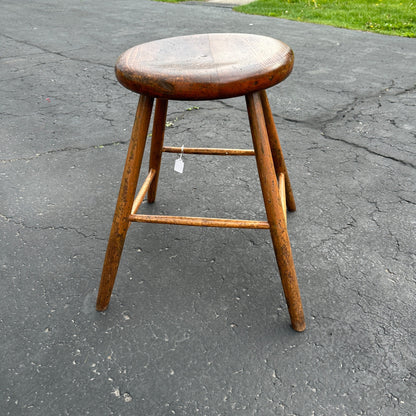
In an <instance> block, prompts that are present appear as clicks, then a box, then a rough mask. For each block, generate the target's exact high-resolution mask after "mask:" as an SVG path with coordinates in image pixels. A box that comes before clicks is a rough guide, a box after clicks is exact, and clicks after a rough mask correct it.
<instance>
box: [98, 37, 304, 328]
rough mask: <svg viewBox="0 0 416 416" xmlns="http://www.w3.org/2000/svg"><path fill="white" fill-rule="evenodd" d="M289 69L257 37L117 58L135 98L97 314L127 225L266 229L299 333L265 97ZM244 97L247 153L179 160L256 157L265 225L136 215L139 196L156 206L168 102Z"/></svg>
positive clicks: (284, 201)
mask: <svg viewBox="0 0 416 416" xmlns="http://www.w3.org/2000/svg"><path fill="white" fill-rule="evenodd" d="M292 67H293V52H292V50H291V49H290V48H289V47H288V46H287V45H285V44H284V43H282V42H280V41H278V40H275V39H271V38H268V37H264V36H257V35H246V34H234V33H221V34H219V33H216V34H203V35H193V36H182V37H175V38H169V39H162V40H158V41H154V42H149V43H145V44H142V45H138V46H135V47H133V48H131V49H129V50H128V51H126V52H125V53H123V54H122V55H121V56H120V58H119V59H118V61H117V64H116V75H117V78H118V80H119V81H120V83H121V84H123V85H124V86H125V87H126V88H128V89H130V90H132V91H134V92H136V93H139V94H140V99H139V104H138V107H137V112H136V119H135V122H134V126H133V131H132V135H131V140H130V145H129V149H128V152H127V159H126V164H125V167H124V173H123V177H122V180H121V186H120V193H119V196H118V201H117V206H116V210H115V214H114V220H113V225H112V228H111V232H110V237H109V241H108V247H107V252H106V256H105V260H104V267H103V272H102V277H101V283H100V288H99V292H98V298H97V310H98V311H103V310H105V309H106V308H107V306H108V303H109V302H110V296H111V292H112V289H113V286H114V281H115V278H116V274H117V269H118V265H119V262H120V257H121V253H122V250H123V245H124V240H125V237H126V233H127V229H128V227H129V225H130V223H131V222H148V223H163V224H178V225H194V226H205V227H237V228H255V229H265V228H266V229H270V233H271V237H272V241H273V247H274V251H275V255H276V260H277V264H278V267H279V272H280V277H281V280H282V285H283V290H284V293H285V297H286V302H287V305H288V309H289V314H290V318H291V322H292V327H293V329H295V330H296V331H303V330H304V329H305V321H304V316H303V309H302V301H301V298H300V293H299V288H298V282H297V278H296V272H295V266H294V263H293V258H292V252H291V248H290V243H289V237H288V233H287V228H286V206H287V208H288V209H289V211H295V210H296V205H295V200H294V198H293V193H292V188H291V186H290V181H289V176H288V174H287V170H286V166H285V161H284V158H283V154H282V150H281V147H280V143H279V138H278V135H277V131H276V127H275V124H274V120H273V115H272V112H271V110H270V106H269V102H268V99H267V95H266V92H265V90H266V89H267V88H269V87H271V86H273V85H275V84H278V83H279V82H280V81H283V80H284V79H285V78H286V77H287V76H288V75H289V74H290V72H291V70H292ZM243 95H244V96H245V99H246V104H247V111H248V117H249V121H250V129H251V135H252V139H253V145H254V150H240V149H206V148H185V149H183V152H184V153H193V154H214V155H255V156H256V162H257V169H258V173H259V177H260V183H261V189H262V193H263V199H264V205H265V208H266V214H267V221H245V220H235V219H222V218H198V217H177V216H165V215H163V216H162V215H139V214H136V212H137V210H138V208H139V206H140V204H141V203H142V201H143V199H144V197H145V195H146V193H147V201H148V202H149V203H152V202H154V201H155V197H156V189H157V183H158V177H159V169H160V163H161V158H162V152H176V153H180V152H181V148H180V147H164V146H163V137H164V130H165V124H166V112H167V106H168V100H192V101H193V100H195V101H196V100H215V99H224V98H230V97H237V96H243ZM155 98H156V108H155V114H154V122H153V131H152V143H151V149H150V163H149V165H150V166H149V172H148V175H147V178H146V180H145V181H144V184H143V185H142V187H141V189H140V190H139V192H138V194H137V196H136V197H135V193H136V187H137V181H138V177H139V171H140V167H141V163H142V157H143V152H144V148H145V144H146V138H147V135H148V128H149V124H150V118H151V114H152V107H153V101H154V99H155Z"/></svg>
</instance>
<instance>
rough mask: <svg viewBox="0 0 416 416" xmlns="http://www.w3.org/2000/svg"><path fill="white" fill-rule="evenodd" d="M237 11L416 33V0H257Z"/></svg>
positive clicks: (413, 35) (389, 33)
mask: <svg viewBox="0 0 416 416" xmlns="http://www.w3.org/2000/svg"><path fill="white" fill-rule="evenodd" d="M235 10H237V11H239V12H243V13H249V14H260V15H264V16H273V17H280V18H284V19H290V20H298V21H301V22H311V23H320V24H325V25H331V26H337V27H343V28H347V29H356V30H365V31H370V32H377V33H383V34H387V35H396V36H406V37H415V36H416V0H414V1H410V0H257V1H254V2H253V3H250V4H247V5H245V6H238V7H236V8H235Z"/></svg>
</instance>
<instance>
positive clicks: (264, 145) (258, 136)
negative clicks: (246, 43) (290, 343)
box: [246, 93, 305, 331]
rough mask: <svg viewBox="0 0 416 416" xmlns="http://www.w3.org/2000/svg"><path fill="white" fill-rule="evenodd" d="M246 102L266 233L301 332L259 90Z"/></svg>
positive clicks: (295, 283) (295, 285)
mask: <svg viewBox="0 0 416 416" xmlns="http://www.w3.org/2000/svg"><path fill="white" fill-rule="evenodd" d="M246 103H247V110H248V115H249V120H250V128H251V135H252V138H253V145H254V151H255V154H256V161H257V169H258V171H259V177H260V184H261V189H262V193H263V199H264V205H265V208H266V214H267V220H268V222H269V225H270V233H271V237H272V242H273V247H274V252H275V255H276V260H277V264H278V266H279V272H280V278H281V280H282V286H283V291H284V293H285V297H286V303H287V306H288V309H289V315H290V319H291V322H292V327H293V329H294V330H296V331H303V330H304V329H305V319H304V316H303V308H302V301H301V298H300V293H299V287H298V281H297V278H296V271H295V265H294V262H293V257H292V251H291V248H290V242H289V236H288V233H287V228H286V224H285V218H284V213H283V207H282V203H281V200H280V196H279V189H278V182H277V177H276V171H275V167H274V163H273V158H272V155H271V150H270V143H269V140H268V135H267V127H266V122H265V118H264V114H263V107H262V103H261V95H260V94H259V93H254V94H248V95H246Z"/></svg>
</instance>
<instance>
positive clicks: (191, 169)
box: [0, 0, 416, 416]
mask: <svg viewBox="0 0 416 416" xmlns="http://www.w3.org/2000/svg"><path fill="white" fill-rule="evenodd" d="M207 5H208V3H201V2H199V3H198V4H196V3H193V4H189V3H188V4H169V3H160V2H152V1H146V0H135V1H133V0H120V1H117V2H110V1H108V0H102V1H100V2H95V1H91V0H74V1H62V0H56V1H54V2H47V1H44V0H41V1H36V2H32V1H27V0H20V1H12V0H3V1H2V2H1V13H0V73H1V76H0V97H1V98H0V106H1V107H0V114H1V118H0V120H1V121H0V139H1V163H0V169H1V170H0V179H1V181H0V187H1V188H0V192H1V197H0V223H1V227H0V232H1V240H0V241H1V242H0V244H1V246H0V256H1V264H0V267H1V282H2V290H1V294H0V296H1V299H0V324H1V344H0V345H1V355H2V357H1V361H0V370H1V371H0V408H1V409H2V410H1V414H2V415H3V414H4V415H13V416H18V415H36V416H38V415H39V416H45V415H54V416H55V415H146V416H153V415H161V416H162V415H163V416H165V415H184V416H185V415H186V416H188V415H189V416H191V415H192V416H195V415H207V416H217V415H261V416H269V415H270V416H271V415H287V416H289V415H296V416H312V415H325V416H337V415H340V416H341V415H347V416H350V415H383V416H391V415H409V416H412V415H414V412H415V410H414V409H415V408H416V394H415V393H416V329H415V328H416V326H415V317H416V302H415V298H416V272H415V266H416V255H415V252H416V244H415V234H416V232H415V231H416V225H415V218H416V192H415V191H416V185H415V184H416V159H415V154H416V145H415V131H416V126H415V119H416V117H415V115H416V111H415V102H416V101H415V98H416V91H415V68H416V41H415V40H414V39H407V38H399V37H390V36H384V35H378V34H372V33H365V32H359V31H349V30H344V29H338V28H333V27H328V26H320V25H313V24H306V23H299V22H293V21H285V20H280V19H275V18H270V17H262V16H250V15H244V14H240V13H236V12H234V11H233V10H232V8H231V7H230V6H227V7H224V5H222V4H218V5H216V4H214V3H211V4H209V6H210V7H207ZM202 32H246V33H256V34H262V35H266V36H271V37H275V38H278V39H280V40H282V41H284V42H286V43H287V44H289V45H290V46H291V47H292V48H293V50H294V53H295V68H294V70H293V72H292V74H291V76H290V77H289V78H288V79H287V80H285V81H284V82H283V83H282V84H281V85H279V86H276V87H273V88H272V89H270V90H269V99H270V102H271V106H272V109H273V113H274V115H275V120H276V123H277V127H278V131H279V134H280V139H281V142H282V146H283V150H284V152H285V156H286V163H287V166H288V169H289V173H290V176H291V182H292V186H293V189H294V192H295V198H296V202H297V207H298V210H297V212H296V213H291V214H290V215H289V217H288V228H289V235H290V238H291V243H292V248H293V255H294V260H295V265H296V269H297V274H298V279H299V286H300V290H301V294H302V299H303V303H304V309H305V316H306V322H307V329H306V331H305V332H303V333H296V332H294V331H293V330H292V329H291V328H290V325H289V318H288V314H287V308H286V305H285V301H284V298H283V294H282V288H281V284H280V280H279V277H278V271H277V267H276V263H275V260H274V255H273V250H272V246H271V241H270V237H269V234H268V232H267V231H255V230H222V229H207V228H193V227H174V226H163V225H159V226H157V225H149V224H147V225H138V224H133V225H132V226H131V227H130V230H129V233H128V235H127V240H126V244H125V248H124V253H123V257H122V260H121V265H120V269H119V272H118V277H117V280H116V285H115V288H114V293H113V296H112V300H111V303H110V307H109V309H108V310H107V311H106V312H105V313H98V312H96V311H95V297H96V294H97V287H98V284H99V279H100V273H101V267H102V262H103V259H104V254H105V249H106V242H107V238H108V234H109V230H110V226H111V221H112V215H113V212H114V207H115V202H116V198H117V194H118V187H119V183H120V178H121V173H122V169H123V164H124V159H125V154H126V151H127V146H128V141H129V136H130V130H131V126H132V123H133V117H134V113H135V107H136V104H137V99H138V97H137V96H136V95H135V94H133V93H131V92H130V91H128V90H126V89H124V88H123V87H121V86H120V85H119V84H118V83H117V82H116V79H115V76H114V71H113V66H114V63H115V61H116V59H117V57H118V55H119V54H120V53H121V52H123V51H124V50H126V49H127V48H129V47H131V46H134V45H136V44H138V43H142V42H146V41H150V40H155V39H160V38H164V37H168V36H176V35H188V34H193V33H202ZM168 121H169V123H168V128H167V129H166V143H167V144H169V145H176V146H181V145H182V144H183V145H185V146H190V145H192V146H194V147H202V146H204V147H205V146H213V147H236V148H244V147H248V146H250V145H251V139H250V133H249V126H248V120H247V115H246V112H245V104H244V99H242V98H240V99H231V100H224V101H216V102H199V103H190V102H172V103H171V104H170V107H169V110H168ZM147 154H148V149H147V151H146V156H145V159H146V160H145V161H144V162H145V163H146V161H147ZM174 160H175V156H174V155H169V154H166V155H165V156H164V159H163V162H162V171H161V177H160V179H161V183H160V187H159V190H158V199H157V202H156V203H155V204H154V205H152V206H150V205H146V203H145V204H144V205H143V207H142V208H141V209H142V212H155V213H166V214H173V215H174V214H178V213H179V214H180V215H206V216H220V217H230V218H247V219H263V218H265V214H264V208H263V204H262V200H261V192H260V186H259V183H258V179H257V176H256V169H255V162H254V160H253V159H252V158H226V157H212V156H211V157H204V156H191V155H187V156H185V157H184V160H185V171H184V173H183V174H182V175H180V174H175V173H174V172H173V164H174Z"/></svg>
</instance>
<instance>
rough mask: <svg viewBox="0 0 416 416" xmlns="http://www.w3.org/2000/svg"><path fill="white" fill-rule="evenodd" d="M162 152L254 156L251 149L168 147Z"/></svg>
mask: <svg viewBox="0 0 416 416" xmlns="http://www.w3.org/2000/svg"><path fill="white" fill-rule="evenodd" d="M162 152H166V153H184V154H193V155H217V156H254V150H252V149H214V148H206V147H184V148H183V149H182V147H168V146H164V147H163V148H162Z"/></svg>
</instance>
